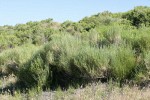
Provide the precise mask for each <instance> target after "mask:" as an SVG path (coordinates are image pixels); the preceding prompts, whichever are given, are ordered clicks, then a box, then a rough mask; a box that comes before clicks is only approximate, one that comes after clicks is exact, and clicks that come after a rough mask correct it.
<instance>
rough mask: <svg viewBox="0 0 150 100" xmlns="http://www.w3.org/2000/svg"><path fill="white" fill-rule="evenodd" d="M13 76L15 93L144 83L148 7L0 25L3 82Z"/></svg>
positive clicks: (149, 39) (148, 64)
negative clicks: (94, 83)
mask: <svg viewBox="0 0 150 100" xmlns="http://www.w3.org/2000/svg"><path fill="white" fill-rule="evenodd" d="M12 74H13V75H14V77H16V81H15V82H14V83H10V84H13V86H15V88H17V89H27V88H28V89H30V88H33V87H38V88H39V89H42V90H45V89H56V88H58V87H61V88H62V89H63V88H68V87H69V86H73V87H77V86H79V85H83V84H84V85H85V84H87V83H88V82H91V81H102V82H108V81H109V80H112V81H114V82H118V83H120V85H122V84H125V83H132V84H142V83H146V82H148V81H150V7H143V6H139V7H135V8H134V9H133V10H130V11H128V12H124V13H111V12H108V11H105V12H102V13H98V14H95V15H92V16H90V17H85V18H83V19H81V20H80V21H79V22H72V21H65V22H63V23H58V22H54V21H53V20H52V19H46V20H42V21H39V22H38V21H37V22H27V23H26V24H17V25H15V26H9V25H5V26H0V78H1V81H2V79H3V77H8V76H9V75H12ZM1 83H2V82H1ZM6 87H7V86H6ZM1 88H5V87H1Z"/></svg>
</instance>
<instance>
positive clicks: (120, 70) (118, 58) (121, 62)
mask: <svg viewBox="0 0 150 100" xmlns="http://www.w3.org/2000/svg"><path fill="white" fill-rule="evenodd" d="M110 66H111V71H112V76H111V77H113V78H114V79H115V80H119V81H120V80H121V81H122V80H125V79H130V78H132V76H133V75H134V73H133V72H134V70H135V68H136V59H135V54H134V51H133V50H132V49H131V48H129V47H114V48H112V51H111V60H110Z"/></svg>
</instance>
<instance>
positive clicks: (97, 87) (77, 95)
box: [0, 83, 150, 100]
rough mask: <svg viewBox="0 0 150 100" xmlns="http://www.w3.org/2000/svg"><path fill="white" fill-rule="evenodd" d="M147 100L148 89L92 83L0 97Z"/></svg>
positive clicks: (5, 99)
mask: <svg viewBox="0 0 150 100" xmlns="http://www.w3.org/2000/svg"><path fill="white" fill-rule="evenodd" d="M149 98H150V88H148V87H147V88H144V89H142V90H140V89H139V88H138V87H136V86H134V87H129V86H124V87H123V88H119V87H117V86H116V85H112V84H109V85H108V84H102V83H97V84H94V83H92V84H90V85H88V86H86V87H85V88H78V89H73V88H71V87H70V88H69V89H68V90H67V91H62V90H57V91H50V92H41V93H40V94H37V93H36V91H35V90H31V91H30V92H29V94H21V93H19V92H18V93H16V95H15V96H10V95H8V94H5V95H0V99H1V100H10V99H12V100H20V99H23V100H149Z"/></svg>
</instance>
